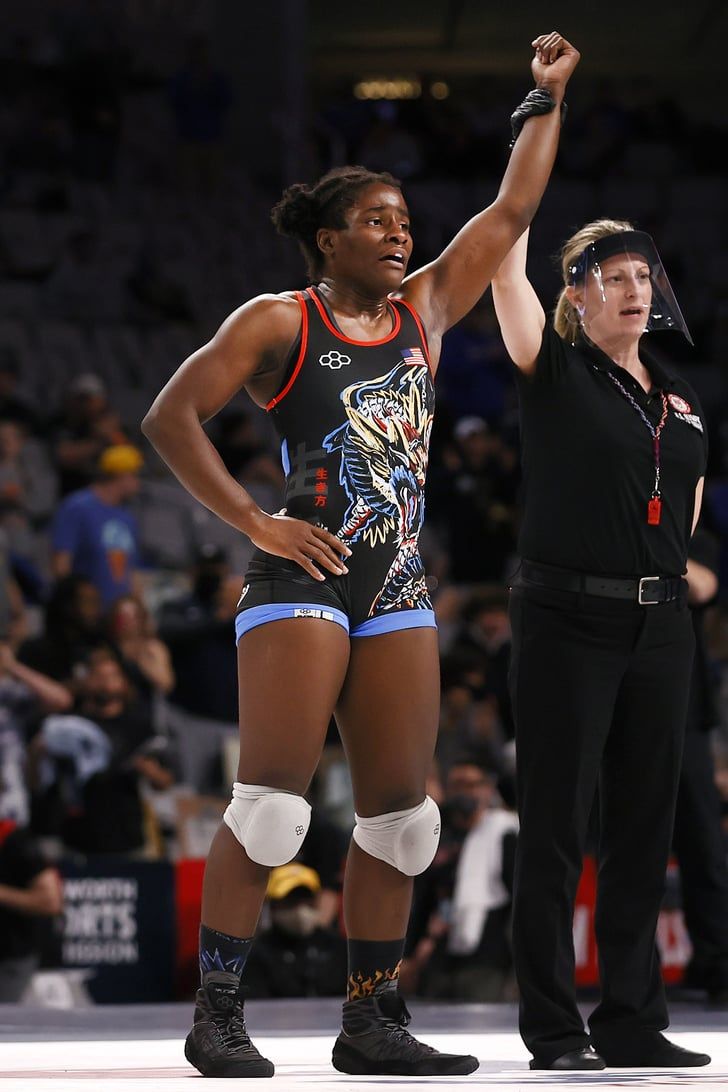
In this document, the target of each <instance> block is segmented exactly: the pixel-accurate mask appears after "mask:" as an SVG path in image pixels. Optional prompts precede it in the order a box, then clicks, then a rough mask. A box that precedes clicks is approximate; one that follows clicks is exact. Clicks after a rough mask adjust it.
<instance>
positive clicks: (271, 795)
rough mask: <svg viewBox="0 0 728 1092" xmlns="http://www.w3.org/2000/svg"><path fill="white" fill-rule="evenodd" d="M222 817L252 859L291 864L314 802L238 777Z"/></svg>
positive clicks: (258, 861)
mask: <svg viewBox="0 0 728 1092" xmlns="http://www.w3.org/2000/svg"><path fill="white" fill-rule="evenodd" d="M223 819H224V821H225V822H226V823H227V825H228V826H229V827H230V830H231V831H232V832H233V834H234V835H235V837H236V838H237V840H238V841H239V842H240V844H241V846H242V847H243V849H244V850H245V852H246V853H247V854H248V856H249V857H250V859H251V861H255V862H256V864H261V865H269V866H271V867H272V866H275V865H282V864H288V862H289V861H292V860H293V858H294V857H295V856H296V854H297V853H298V851H299V849H300V848H301V845H302V844H303V839H304V838H305V837H306V831H307V830H308V825H309V823H310V822H311V805H310V804H309V803H308V802H307V801H306V800H304V799H303V797H302V796H298V795H297V794H296V793H293V792H282V791H281V790H280V789H271V788H268V786H267V785H241V783H240V782H239V781H236V782H235V783H234V785H233V798H232V800H231V801H230V803H229V804H228V806H227V808H226V809H225V813H224V814H223Z"/></svg>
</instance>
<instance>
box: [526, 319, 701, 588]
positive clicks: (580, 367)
mask: <svg viewBox="0 0 728 1092" xmlns="http://www.w3.org/2000/svg"><path fill="white" fill-rule="evenodd" d="M640 356H641V358H642V360H643V363H644V364H645V365H646V367H647V368H648V370H649V372H650V376H651V378H652V383H653V387H652V389H651V391H650V392H649V394H647V393H645V391H644V390H643V389H642V387H641V386H640V384H639V383H638V382H637V380H636V379H634V378H633V377H632V376H631V375H630V374H629V373H628V372H626V371H625V370H624V369H623V368H620V367H619V366H618V365H617V364H615V363H614V361H612V360H611V359H610V358H609V357H608V356H606V355H605V354H604V353H603V352H601V350H599V349H597V348H596V347H595V346H592V345H588V344H587V343H585V342H583V341H580V342H577V344H576V345H570V344H569V343H568V342H565V341H563V340H562V339H561V338H560V337H559V336H558V334H556V332H555V331H554V330H553V328H552V327H550V326H549V325H548V324H547V326H546V328H545V330H544V338H543V342H542V345H541V350H540V352H539V355H538V360H537V362H536V369H535V372H534V374H533V375H531V376H526V375H524V374H523V373H522V372H520V371H519V372H518V373H517V374H518V392H519V400H520V407H521V441H522V455H521V457H522V463H523V481H524V485H523V513H522V523H521V532H520V536H519V553H520V555H521V557H524V558H528V559H529V560H531V561H540V562H542V563H544V564H549V565H558V566H561V567H562V568H567V569H576V570H579V571H581V572H586V573H597V574H599V575H602V574H603V575H610V576H624V577H640V576H653V575H665V576H678V575H680V574H682V573H684V572H685V568H686V561H687V551H688V542H689V541H690V534H691V529H692V520H693V510H694V501H695V488H696V485H697V483H698V480H699V478H701V477H702V476H703V474H704V473H705V467H706V463H707V452H708V445H707V435H706V425H705V417H704V415H703V412H702V410H701V408H700V405H699V403H698V399H697V397H696V395H695V392H694V391H693V389H692V388H691V387H690V386H689V384H687V383H686V382H685V381H684V380H683V379H682V378H681V377H680V376H678V375H677V374H676V373H674V372H672V370H668V369H666V368H664V367H663V366H662V365H661V364H659V363H658V362H657V361H656V360H654V359H653V358H652V357H651V356H650V355H649V353H646V352H644V351H643V349H642V347H640ZM610 371H611V372H613V373H614V375H615V376H616V377H617V378H618V379H619V381H620V383H621V384H622V386H623V387H625V389H626V390H628V391H629V392H630V394H631V395H632V396H633V398H634V399H635V400H636V401H637V403H638V404H639V405H640V406H641V407H642V409H643V410H644V412H645V414H646V416H647V418H648V419H649V421H650V422H651V424H652V425H653V427H655V426H656V425H657V424H658V422H659V420H660V416H661V414H662V402H661V399H660V395H659V392H660V390H664V392H665V394H666V395H667V396H668V402H669V412H668V415H667V420H666V422H665V426H664V428H663V430H662V436H661V442H660V447H661V457H660V462H661V483H660V486H661V493H662V515H661V520H660V523H659V525H658V526H650V525H649V524H648V523H647V502H648V500H649V498H650V496H651V495H652V489H653V485H654V480H655V463H654V456H653V446H652V437H651V435H650V432H649V431H648V429H647V426H646V425H645V423H644V421H643V420H642V418H641V416H640V415H639V414H638V412H637V410H636V409H635V408H634V407H633V406H632V405H631V404H630V402H629V401H628V400H627V399H626V398H625V396H624V395H623V394H622V392H621V391H620V390H619V389H618V388H617V387H616V386H615V384H614V383H613V381H612V380H611V379H610V378H609V374H608V373H609V372H610ZM685 403H687V407H686V406H685V405H684V404H685Z"/></svg>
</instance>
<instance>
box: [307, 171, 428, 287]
mask: <svg viewBox="0 0 728 1092" xmlns="http://www.w3.org/2000/svg"><path fill="white" fill-rule="evenodd" d="M345 218H346V227H345V228H341V229H339V230H337V229H333V228H325V229H323V228H322V229H321V230H320V231H319V233H318V243H319V247H320V249H321V251H322V253H323V255H324V258H325V262H326V269H325V274H328V275H331V276H333V277H335V278H337V279H342V280H347V281H350V282H351V283H353V284H355V285H356V286H357V287H358V288H359V289H360V290H361V291H363V292H365V293H367V294H370V295H374V296H382V295H388V294H389V293H390V292H394V291H396V290H397V289H398V288H399V286H400V285H401V283H402V280H403V279H404V276H405V273H406V271H407V264H408V262H409V259H410V257H411V254H412V236H411V235H410V221H409V212H408V211H407V206H406V205H405V203H404V198H403V197H402V194H401V192H400V190H398V189H396V188H395V187H393V186H385V185H382V184H380V183H373V184H372V185H370V186H364V187H363V188H362V189H361V190H360V191H359V193H358V194H357V198H356V202H355V203H354V204H353V205H352V206H351V207H350V208H349V209H347V211H346V213H345Z"/></svg>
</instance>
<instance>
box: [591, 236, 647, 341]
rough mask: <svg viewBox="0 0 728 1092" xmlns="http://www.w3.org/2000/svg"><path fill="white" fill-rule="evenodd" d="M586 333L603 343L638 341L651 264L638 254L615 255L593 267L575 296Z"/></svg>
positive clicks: (644, 316)
mask: <svg viewBox="0 0 728 1092" xmlns="http://www.w3.org/2000/svg"><path fill="white" fill-rule="evenodd" d="M575 302H576V304H577V307H578V308H579V309H580V311H581V310H582V309H583V312H582V324H583V326H584V330H585V332H586V334H587V336H588V337H589V338H590V339H591V340H592V341H593V342H595V343H596V344H597V345H599V344H601V343H602V342H614V341H620V342H625V341H638V340H639V338H640V337H641V336H642V334H643V333H644V332H645V327H646V326H647V321H648V319H649V317H650V306H651V303H652V281H651V280H650V267H649V265H648V264H647V262H646V261H645V260H644V258H643V257H642V256H641V255H639V254H615V255H614V256H613V257H611V258H605V259H604V261H603V262H601V263H600V264H599V266H598V267H597V271H596V272H595V268H594V267H593V268H592V269H591V270H590V271H589V273H588V275H587V280H586V288H585V290H584V291H582V292H580V293H578V294H576V295H575Z"/></svg>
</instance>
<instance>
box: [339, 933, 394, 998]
mask: <svg viewBox="0 0 728 1092" xmlns="http://www.w3.org/2000/svg"><path fill="white" fill-rule="evenodd" d="M347 947H348V950H349V980H348V983H347V989H346V997H347V1000H348V1001H359V1000H361V999H362V998H364V997H371V995H372V994H373V993H374V991H375V990H376V991H377V992H378V993H379V992H380V991H381V990H383V989H387V988H388V987H389V988H391V989H396V987H397V980H398V978H399V965H400V963H401V962H402V953H403V952H404V937H403V938H402V940H350V941H349V942H348V945H347Z"/></svg>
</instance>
